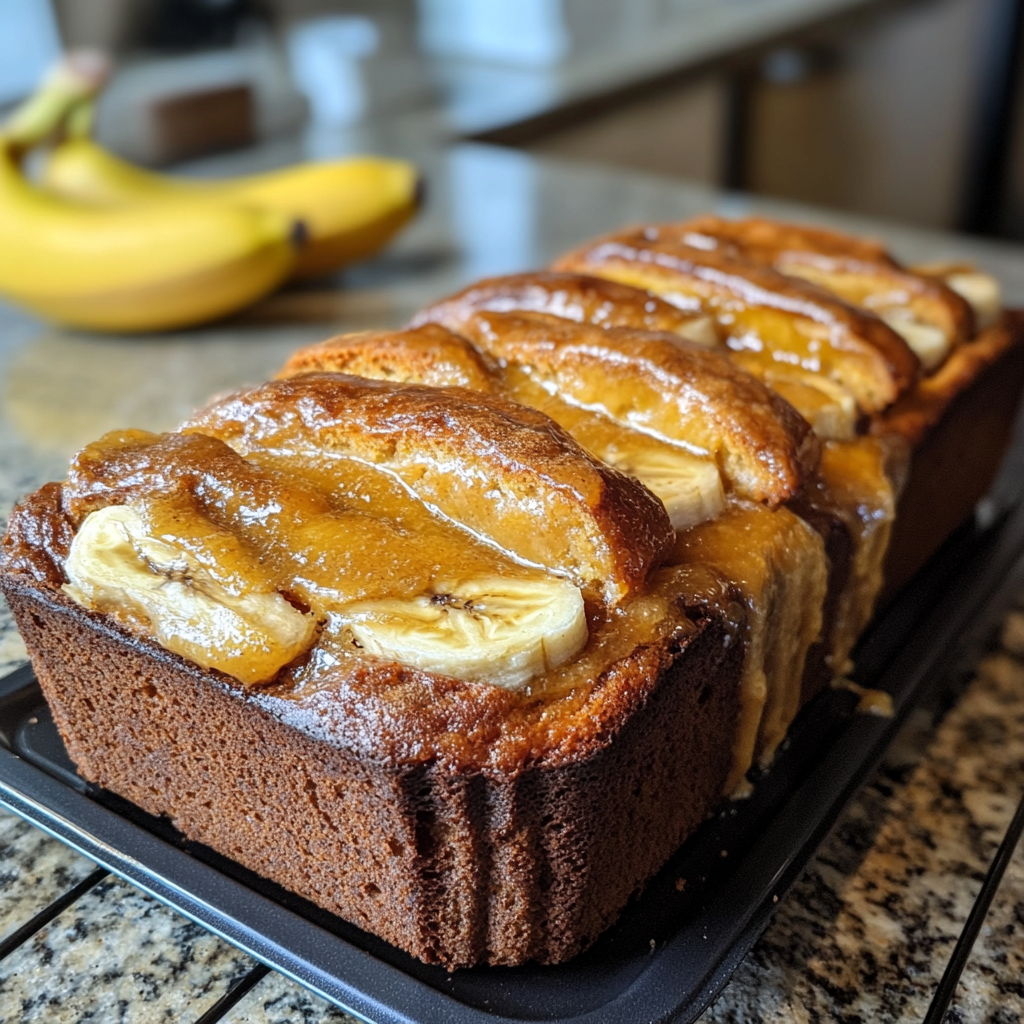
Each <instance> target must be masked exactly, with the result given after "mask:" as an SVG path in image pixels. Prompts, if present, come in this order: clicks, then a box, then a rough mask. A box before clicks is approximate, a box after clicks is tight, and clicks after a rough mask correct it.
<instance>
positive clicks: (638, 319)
mask: <svg viewBox="0 0 1024 1024" xmlns="http://www.w3.org/2000/svg"><path fill="white" fill-rule="evenodd" d="M515 310H520V311H523V312H533V313H550V314H551V315H552V316H559V317H562V318H563V319H564V320H575V321H576V322H577V323H588V324H596V325H597V326H599V327H636V328H640V329H642V330H645V331H669V332H671V333H673V334H682V335H685V334H686V329H687V327H691V326H692V325H693V323H694V320H695V319H698V315H697V314H694V313H692V312H687V311H685V310H682V309H679V307H678V306H673V305H672V304H671V303H669V302H665V300H664V299H660V298H658V296H657V295H654V294H653V293H652V292H649V291H644V290H643V289H642V288H632V287H630V286H629V285H625V284H620V283H619V282H618V281H611V280H608V279H607V278H601V277H593V276H592V275H590V274H575V273H569V272H565V271H561V272H560V271H554V270H540V271H535V272H532V273H527V274H509V275H507V276H505V277H489V278H485V279H484V280H483V281H478V282H477V283H476V284H472V285H470V286H469V287H468V288H465V289H463V290H462V291H461V292H458V293H457V294H455V295H452V296H450V297H449V298H447V299H442V300H441V301H440V302H435V303H434V304H433V305H431V306H428V307H427V308H426V309H425V310H423V311H422V312H420V313H418V314H417V315H416V316H415V317H413V319H412V320H411V321H410V326H412V327H417V326H420V325H421V324H426V323H438V324H443V325H444V326H445V327H447V328H448V329H449V330H451V331H456V332H458V331H459V329H460V327H461V326H462V325H463V324H464V323H466V321H468V320H470V319H471V318H472V317H473V315H474V313H477V312H483V311H488V312H493V313H508V312H513V311H515Z"/></svg>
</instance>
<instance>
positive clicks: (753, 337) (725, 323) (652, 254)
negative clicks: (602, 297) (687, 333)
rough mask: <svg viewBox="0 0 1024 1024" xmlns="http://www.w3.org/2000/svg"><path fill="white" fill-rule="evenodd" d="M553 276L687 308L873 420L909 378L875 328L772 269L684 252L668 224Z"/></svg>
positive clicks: (621, 240)
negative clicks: (836, 385)
mask: <svg viewBox="0 0 1024 1024" xmlns="http://www.w3.org/2000/svg"><path fill="white" fill-rule="evenodd" d="M553 266H554V267H555V269H558V270H570V271H577V272H582V273H589V274H596V275H598V276H601V277H611V278H613V279H614V280H617V281H622V282H624V283H627V284H632V285H636V286H639V287H643V288H648V289H650V290H651V291H653V292H655V293H656V294H658V295H661V296H662V297H664V298H667V299H668V300H669V301H671V302H676V303H678V304H679V305H680V306H682V307H684V308H691V309H695V308H696V309H707V310H708V311H709V312H712V313H713V314H714V315H715V316H716V317H717V319H718V322H719V325H720V326H721V327H722V328H723V329H724V330H725V331H727V332H728V333H729V337H728V338H727V344H728V345H729V346H730V347H731V348H733V349H735V350H736V351H737V352H739V353H740V354H742V355H743V356H744V357H745V358H746V359H748V360H751V359H755V360H757V359H759V360H760V361H761V362H764V363H765V364H766V365H771V364H773V363H775V362H778V361H782V362H787V361H793V360H795V361H796V362H797V363H798V364H799V365H801V366H802V367H803V368H805V369H810V370H815V371H819V372H822V373H825V374H827V375H828V376H830V377H832V378H833V379H835V380H838V381H839V382H840V383H842V384H844V385H845V386H846V387H848V388H849V389H850V391H851V392H853V394H854V396H855V397H856V398H857V402H858V404H859V405H860V407H861V409H862V410H863V411H865V412H869V413H872V412H877V411H878V410H880V409H884V408H885V407H886V406H888V405H890V404H891V403H892V402H894V401H895V400H896V398H897V397H898V396H899V394H900V393H901V392H903V391H905V390H906V389H907V388H908V387H910V385H911V384H912V383H913V381H914V380H915V379H916V376H917V372H918V366H919V364H918V360H917V357H916V356H915V355H914V354H913V352H911V351H910V349H909V348H908V347H907V344H906V342H905V341H904V340H903V339H902V338H901V337H900V336H899V335H898V334H897V333H896V332H895V331H894V330H893V329H892V328H891V327H889V326H888V325H887V324H885V323H884V321H882V320H881V319H879V318H878V317H876V316H873V315H871V314H868V313H866V312H864V311H863V310H859V309H856V308H854V307H852V306H849V305H847V304H846V303H845V302H842V301H841V300H840V299H838V298H836V297H835V296H834V295H832V294H830V293H829V292H827V291H825V290H824V289H822V288H818V287H816V286H815V285H812V284H810V283H809V282H807V281H801V280H799V279H797V278H792V277H787V276H786V275H784V274H780V273H779V272H778V271H776V270H773V269H772V268H770V267H766V266H761V265H759V264H756V263H753V262H751V261H748V260H742V259H729V258H728V257H726V256H723V255H722V254H721V253H719V252H717V251H714V250H709V249H701V248H698V247H696V246H693V245H687V244H686V243H685V242H684V241H682V240H681V239H680V238H679V237H678V235H677V232H676V231H675V230H674V229H673V227H672V226H671V225H668V226H649V227H645V228H637V229H634V230H631V231H626V232H622V233H617V234H614V235H609V236H606V237H605V238H601V239H598V240H596V241H594V242H589V243H587V244H585V245H583V246H581V247H580V248H578V249H576V250H575V251H573V252H571V253H568V254H566V255H565V256H562V257H561V258H560V259H558V260H556V261H555V263H554V264H553Z"/></svg>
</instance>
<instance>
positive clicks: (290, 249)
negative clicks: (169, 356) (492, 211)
mask: <svg viewBox="0 0 1024 1024" xmlns="http://www.w3.org/2000/svg"><path fill="white" fill-rule="evenodd" d="M101 84H102V76H97V75H90V74H87V73H83V71H82V69H81V68H80V67H75V66H74V65H73V64H71V63H68V64H66V65H64V66H62V67H61V68H59V69H58V70H57V71H56V72H55V73H54V74H53V75H52V76H51V77H50V79H49V80H48V81H47V82H46V83H44V85H43V87H42V88H41V90H40V91H39V92H38V93H37V94H36V95H35V96H34V97H32V98H31V99H29V100H28V101H27V102H26V103H25V104H24V105H23V107H22V108H21V109H20V110H18V111H16V112H15V114H14V116H13V117H12V118H11V119H10V120H9V121H8V123H7V124H6V125H4V126H2V127H0V295H2V296H3V297H4V298H6V299H8V300H10V301H11V302H13V303H14V304H16V305H20V306H23V307H24V308H26V309H29V310H31V311H33V312H35V313H37V314H39V315H41V316H43V317H45V318H47V319H51V320H55V321H57V322H59V323H63V324H67V325H69V326H73V327H80V328H85V329H88V330H99V331H129V332H135V331H160V330H170V329H174V328H181V327H188V326H192V325H195V324H199V323H203V322H205V321H209V320H214V319H217V318H219V317H222V316H226V315H228V314H230V313H232V312H235V311H237V310H239V309H241V308H243V307H245V306H247V305H249V304H251V303H252V302H254V301H256V300H257V299H259V298H261V297H263V296H264V295H266V294H268V293H269V292H271V291H272V290H273V289H275V288H276V287H278V285H280V284H281V283H282V282H284V281H286V280H287V279H289V278H290V277H292V276H308V275H314V274H321V273H324V272H326V271H328V270H332V269H335V268H336V267H338V266H341V265H343V264H345V263H348V262H351V261H353V260H357V259H361V258H363V257H366V256H368V255H370V254H371V253H373V252H375V251H376V250H377V249H379V248H380V247H381V246H383V245H384V244H385V243H386V242H387V241H388V240H389V239H390V238H391V236H392V235H393V234H394V233H395V232H396V231H397V230H398V229H399V228H400V227H401V226H402V225H403V224H404V223H405V222H406V221H407V220H408V219H409V218H410V217H411V216H412V215H413V213H414V212H415V210H416V207H417V204H418V201H419V185H418V179H417V175H416V172H415V169H414V168H413V167H412V166H410V165H409V164H406V163H404V162H401V161H394V160H383V159H374V158H361V159H355V160H347V161H339V162H336V163H324V164H308V165H300V166H297V167H293V168H288V169H285V170H282V171H278V172H274V173H271V174H265V175H257V176H254V177H250V178H242V179H234V180H228V181H217V182H209V183H205V182H204V183H198V182H197V183H192V182H185V181H178V180H176V179H173V178H168V177H165V176H162V175H158V174H151V173H149V172H146V171H143V170H141V169H140V168H136V167H133V166H132V165H131V164H128V163H126V162H124V161H121V160H119V159H118V158H116V157H114V156H113V155H112V154H110V153H107V152H106V151H105V150H103V149H102V148H101V147H100V146H98V145H97V144H96V143H94V142H92V141H91V140H90V139H89V138H88V137H87V134H86V133H87V131H88V128H89V125H90V122H91V108H92V103H93V100H94V97H95V93H96V92H97V91H98V88H99V87H100V85H101ZM58 132H63V133H64V134H68V133H69V132H70V137H67V138H66V139H65V140H64V141H62V142H61V143H59V144H58V145H57V146H56V148H55V150H54V151H53V152H52V154H51V155H50V158H49V160H48V161H47V163H46V165H45V170H44V173H43V180H42V182H41V183H39V184H37V183H35V182H33V181H31V180H29V179H28V178H27V177H26V175H25V174H24V172H23V169H22V162H23V158H24V155H25V153H26V152H27V151H28V150H30V149H32V148H34V147H35V146H37V145H39V144H40V143H41V142H43V141H45V140H47V139H48V138H50V137H52V136H53V135H54V134H55V133H58Z"/></svg>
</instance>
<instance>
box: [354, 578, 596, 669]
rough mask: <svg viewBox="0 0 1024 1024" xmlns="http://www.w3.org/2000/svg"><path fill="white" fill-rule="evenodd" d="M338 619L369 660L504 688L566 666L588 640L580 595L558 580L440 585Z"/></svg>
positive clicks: (368, 604) (363, 606)
mask: <svg viewBox="0 0 1024 1024" xmlns="http://www.w3.org/2000/svg"><path fill="white" fill-rule="evenodd" d="M338 618H339V619H340V620H341V621H342V622H343V623H344V624H345V627H346V628H347V629H348V631H349V632H350V633H351V635H352V637H353V639H354V640H355V642H356V645H357V646H358V647H360V648H362V650H363V652H365V653H366V654H369V655H373V656H374V657H378V658H384V659H387V660H388V661H397V662H400V663H401V664H403V665H410V666H412V667H414V668H419V669H422V670H423V671H425V672H433V673H436V674H438V675H445V676H452V677H453V678H455V679H462V680H466V681H468V682H482V683H491V684H494V685H497V686H502V687H505V688H506V689H519V688H521V687H523V686H524V685H525V684H526V683H528V682H529V680H530V679H532V678H533V677H534V676H537V675H540V674H542V673H544V672H546V671H547V670H548V669H552V668H555V667H557V666H558V665H561V664H562V663H563V662H565V661H568V660H569V658H571V657H572V656H573V655H574V654H576V653H578V652H579V651H580V650H581V649H582V647H583V646H584V645H585V644H586V642H587V635H588V631H587V617H586V612H585V610H584V605H583V596H582V594H581V593H580V591H579V589H578V588H576V587H574V586H573V585H572V584H571V583H568V582H567V581H565V580H559V579H556V578H553V577H549V578H547V579H536V580H508V579H502V578H500V577H495V578H493V579H473V580H466V581H462V582H453V583H448V584H441V585H439V586H437V587H436V588H435V592H434V593H432V594H429V595H421V596H419V597H416V598H413V599H412V600H407V599H401V598H394V599H386V600H380V601H365V602H361V603H357V604H353V605H349V606H347V607H345V608H343V609H341V610H340V611H339V613H338Z"/></svg>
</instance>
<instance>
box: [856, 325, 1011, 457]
mask: <svg viewBox="0 0 1024 1024" xmlns="http://www.w3.org/2000/svg"><path fill="white" fill-rule="evenodd" d="M1022 342H1024V314H1021V313H1020V312H1018V311H1007V312H1006V313H1004V314H1003V318H1002V321H1001V322H1000V323H999V324H997V325H996V326H995V327H990V328H989V329H988V330H987V331H982V333H981V334H979V335H978V337H977V338H975V339H974V340H973V341H970V342H968V343H967V344H965V345H962V346H960V347H959V348H958V349H956V350H955V351H954V352H952V353H951V354H950V356H949V358H948V359H947V360H946V361H945V363H943V364H942V366H941V367H939V369H938V370H937V371H936V372H935V373H934V374H932V375H931V376H930V377H926V378H924V379H923V380H921V381H919V382H918V385H917V387H916V388H914V390H913V391H911V392H910V393H909V394H907V395H904V396H903V397H902V398H900V400H899V401H898V402H897V403H896V404H895V405H894V406H893V407H892V408H891V409H888V410H887V411H886V412H885V414H884V415H882V416H880V417H878V418H877V419H876V420H874V421H873V422H872V424H871V431H872V433H874V434H877V435H879V436H882V437H885V436H887V435H894V434H895V435H898V436H899V437H901V438H903V439H904V440H906V441H907V442H909V443H910V445H911V446H913V447H916V446H917V445H919V444H920V443H921V442H922V441H923V440H924V438H925V437H926V435H927V434H928V432H929V431H930V430H931V429H932V428H933V427H934V426H935V425H936V424H937V423H938V422H939V421H940V420H941V419H942V417H943V415H944V413H945V411H946V409H947V408H949V406H950V405H951V404H952V402H953V400H954V399H955V398H956V397H957V395H959V394H961V393H962V392H963V391H965V390H967V388H969V387H970V385H971V384H972V383H973V382H974V380H975V379H976V378H977V377H979V376H980V375H981V374H982V373H983V372H984V371H985V369H986V368H987V367H989V366H992V365H993V364H994V363H996V362H997V361H998V360H999V359H1000V358H1001V357H1002V356H1003V355H1004V354H1005V353H1006V352H1007V351H1009V350H1010V349H1011V348H1013V347H1014V346H1016V345H1019V344H1021V343H1022Z"/></svg>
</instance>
